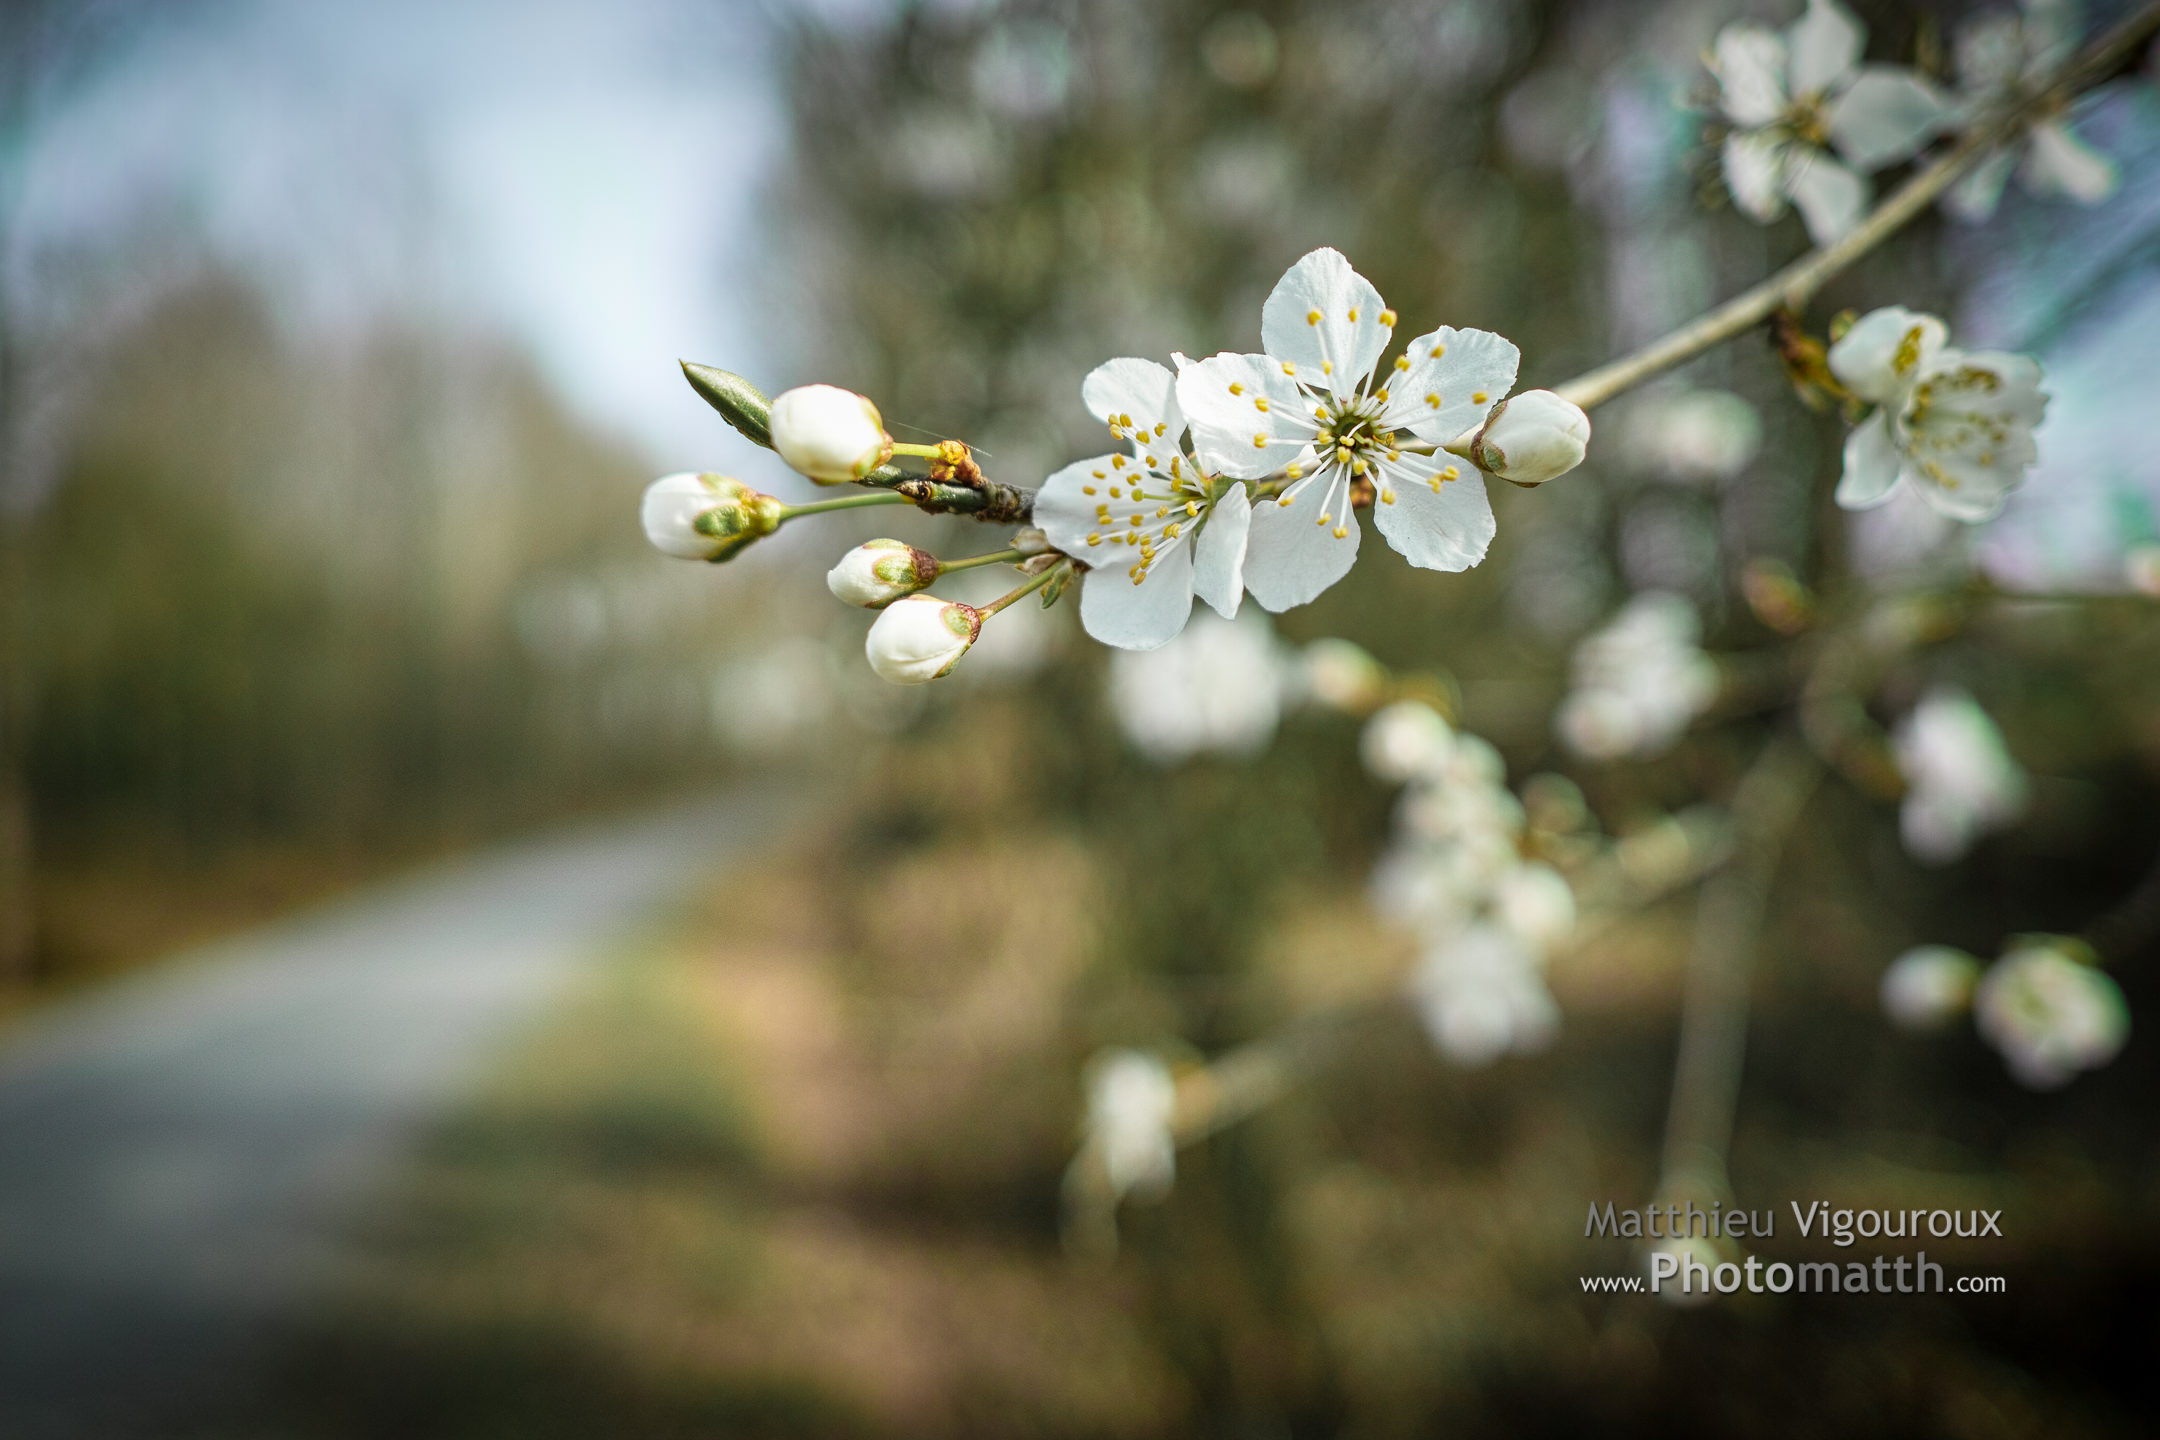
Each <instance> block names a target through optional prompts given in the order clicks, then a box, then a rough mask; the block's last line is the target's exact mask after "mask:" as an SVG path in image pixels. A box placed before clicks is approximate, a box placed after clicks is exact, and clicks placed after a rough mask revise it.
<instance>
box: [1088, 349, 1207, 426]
mask: <svg viewBox="0 0 2160 1440" xmlns="http://www.w3.org/2000/svg"><path fill="white" fill-rule="evenodd" d="M1080 400H1081V403H1082V404H1084V405H1086V406H1087V408H1088V413H1089V414H1091V415H1093V416H1094V417H1095V418H1096V419H1098V420H1100V421H1102V422H1103V423H1104V424H1105V425H1110V426H1113V427H1115V428H1117V429H1120V430H1122V429H1125V428H1126V427H1125V423H1124V420H1123V417H1125V416H1127V415H1130V416H1131V417H1132V421H1131V432H1130V433H1131V435H1132V436H1133V437H1135V438H1152V439H1155V440H1157V441H1159V442H1160V443H1161V444H1164V445H1167V446H1169V447H1170V448H1172V449H1175V448H1176V447H1177V443H1178V436H1179V434H1181V433H1182V432H1183V431H1184V429H1185V422H1184V419H1183V417H1182V416H1181V414H1180V413H1179V410H1178V403H1177V376H1175V375H1173V374H1171V373H1170V371H1169V369H1168V368H1167V367H1166V366H1162V365H1158V364H1156V363H1155V362H1154V361H1153V360H1139V359H1134V358H1132V357H1130V356H1127V357H1124V358H1121V359H1117V360H1105V361H1104V362H1103V363H1102V364H1100V365H1098V366H1096V367H1095V368H1094V369H1093V370H1090V371H1089V372H1088V377H1087V379H1085V380H1083V381H1081V382H1080ZM1157 427H1160V428H1159V429H1158V428H1157Z"/></svg>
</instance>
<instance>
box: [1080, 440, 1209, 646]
mask: <svg viewBox="0 0 2160 1440" xmlns="http://www.w3.org/2000/svg"><path fill="white" fill-rule="evenodd" d="M1139 418H1140V417H1139V414H1138V412H1135V413H1134V415H1133V419H1134V420H1135V421H1137V420H1138V419H1139ZM1139 560H1140V557H1139V555H1138V554H1137V553H1135V552H1133V551H1130V550H1123V551H1120V552H1119V553H1117V554H1116V555H1115V557H1114V558H1110V559H1106V560H1104V561H1103V562H1102V564H1101V565H1100V566H1099V568H1097V569H1094V570H1090V571H1088V573H1087V578H1086V579H1085V580H1083V581H1082V582H1081V586H1080V624H1081V626H1082V628H1084V629H1085V630H1086V631H1087V633H1088V634H1090V635H1092V636H1094V637H1095V638H1096V639H1097V640H1100V641H1101V642H1102V643H1103V644H1105V645H1115V646H1117V647H1118V648H1119V649H1121V650H1153V649H1154V648H1155V647H1156V646H1158V645H1162V644H1166V643H1168V642H1169V641H1170V640H1172V639H1174V638H1176V636H1177V633H1178V632H1179V631H1180V630H1183V629H1184V628H1185V621H1186V618H1187V617H1188V616H1190V615H1191V614H1192V594H1193V574H1192V570H1193V566H1192V546H1190V545H1184V544H1180V545H1177V546H1175V547H1173V548H1172V549H1170V550H1169V551H1168V552H1167V553H1162V554H1158V555H1157V557H1156V560H1155V564H1154V566H1153V568H1151V569H1150V570H1149V571H1148V572H1147V579H1145V580H1143V581H1141V582H1140V583H1139V584H1137V585H1135V584H1134V583H1133V580H1132V567H1133V566H1134V565H1136V564H1138V563H1139Z"/></svg>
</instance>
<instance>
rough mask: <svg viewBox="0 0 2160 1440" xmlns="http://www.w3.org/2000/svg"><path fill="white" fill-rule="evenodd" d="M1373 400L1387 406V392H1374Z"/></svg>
mask: <svg viewBox="0 0 2160 1440" xmlns="http://www.w3.org/2000/svg"><path fill="white" fill-rule="evenodd" d="M1372 398H1373V399H1375V400H1377V401H1379V402H1380V403H1381V404H1382V405H1385V404H1387V391H1385V390H1376V391H1374V392H1373V397H1372Z"/></svg>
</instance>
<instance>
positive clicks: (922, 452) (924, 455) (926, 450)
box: [892, 440, 939, 460]
mask: <svg viewBox="0 0 2160 1440" xmlns="http://www.w3.org/2000/svg"><path fill="white" fill-rule="evenodd" d="M892 453H893V454H895V455H913V456H915V457H916V458H917V459H919V460H936V459H938V458H939V447H938V446H936V445H903V444H901V443H900V442H899V441H897V440H895V441H894V442H893V447H892Z"/></svg>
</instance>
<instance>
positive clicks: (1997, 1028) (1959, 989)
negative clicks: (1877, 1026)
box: [1882, 935, 2130, 1090]
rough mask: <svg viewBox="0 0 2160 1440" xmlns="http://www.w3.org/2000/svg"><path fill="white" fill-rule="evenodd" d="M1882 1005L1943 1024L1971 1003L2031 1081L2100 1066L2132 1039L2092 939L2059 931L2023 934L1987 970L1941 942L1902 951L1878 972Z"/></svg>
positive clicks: (1986, 1031) (2043, 1085)
mask: <svg viewBox="0 0 2160 1440" xmlns="http://www.w3.org/2000/svg"><path fill="white" fill-rule="evenodd" d="M1882 1005H1883V1010H1884V1012H1885V1013H1886V1014H1888V1015H1889V1017H1890V1019H1891V1021H1892V1022H1893V1023H1894V1024H1896V1025H1898V1026H1899V1027H1900V1028H1902V1029H1906V1030H1913V1031H1926V1030H1939V1029H1942V1028H1943V1027H1944V1026H1946V1025H1948V1024H1949V1023H1950V1022H1951V1021H1953V1020H1955V1019H1956V1018H1957V1017H1959V1016H1960V1015H1963V1014H1965V1013H1966V1011H1968V1010H1970V1011H1971V1012H1972V1015H1973V1019H1974V1022H1975V1024H1976V1026H1977V1028H1978V1029H1979V1032H1980V1036H1981V1038H1982V1039H1984V1040H1986V1041H1987V1042H1988V1043H1989V1044H1990V1045H1993V1046H1994V1047H1995V1048H1996V1049H1997V1050H1998V1051H2000V1052H2002V1057H2003V1060H2004V1062H2005V1063H2006V1064H2007V1065H2008V1066H2009V1068H2010V1073H2011V1075H2012V1076H2013V1077H2014V1078H2015V1079H2016V1080H2017V1081H2018V1083H2019V1084H2021V1085H2025V1086H2027V1087H2029V1088H2031V1089H2034V1090H2054V1089H2058V1088H2060V1087H2061V1086H2063V1085H2067V1084H2069V1083H2070V1081H2072V1080H2073V1079H2075V1078H2076V1077H2077V1076H2078V1075H2079V1074H2081V1073H2082V1072H2084V1071H2087V1070H2097V1069H2099V1068H2100V1067H2101V1066H2103V1065H2105V1064H2107V1063H2108V1062H2109V1061H2110V1060H2113V1059H2114V1058H2115V1056H2116V1055H2117V1054H2118V1053H2120V1052H2121V1050H2122V1047H2123V1044H2124V1042H2125V1041H2127V1040H2128V1039H2129V1038H2130V1011H2129V1007H2128V1006H2127V1005H2125V1004H2124V1003H2123V994H2122V989H2121V987H2120V986H2118V985H2116V983H2115V982H2114V981H2113V980H2112V979H2110V978H2109V977H2108V975H2107V972H2106V971H2104V970H2102V969H2100V967H2099V963H2098V957H2097V956H2096V955H2094V953H2093V951H2092V947H2091V946H2089V945H2086V944H2084V943H2083V942H2082V941H2078V940H2074V939H2071V938H2069V937H2067V936H2061V935H2028V936H2021V937H2019V938H2018V939H2017V940H2016V941H2015V942H2013V944H2012V945H2011V948H2010V949H2009V951H2008V952H2007V953H2005V954H2004V955H2003V957H2002V958H2001V959H2000V960H1997V961H1996V962H1995V963H1994V964H1993V965H1991V966H1989V967H1987V969H1986V971H1985V973H1983V972H1982V969H1981V965H1980V962H1979V961H1978V960H1976V959H1974V958H1973V957H1972V956H1970V955H1968V954H1966V953H1965V952H1964V951H1962V950H1956V949H1952V948H1951V947H1950V946H1948V945H1922V946H1919V947H1918V948H1916V949H1912V950H1908V951H1906V952H1905V953H1904V954H1903V955H1900V956H1899V957H1898V958H1897V959H1896V961H1894V962H1893V963H1892V964H1891V966H1890V968H1889V969H1888V970H1886V971H1884V972H1883V978H1882Z"/></svg>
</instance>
